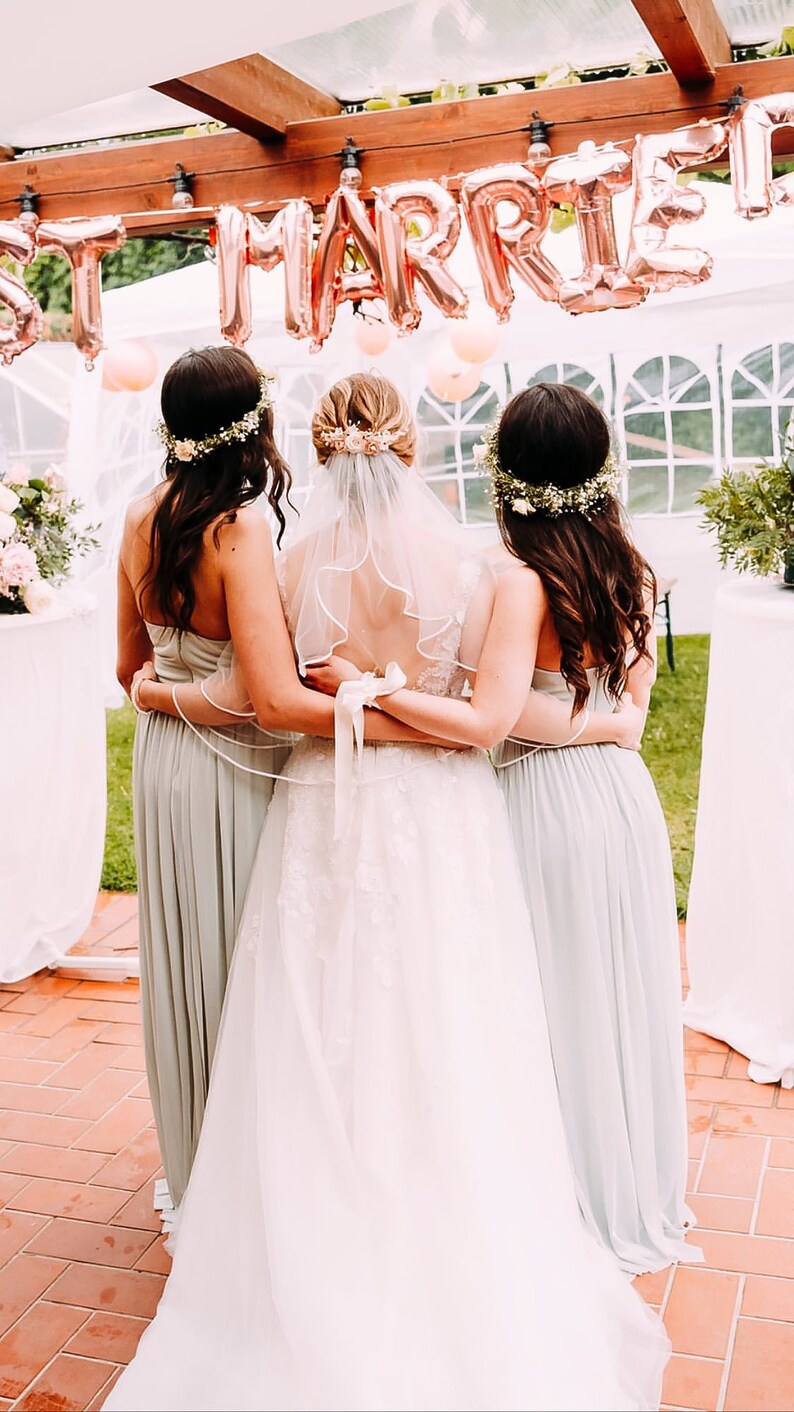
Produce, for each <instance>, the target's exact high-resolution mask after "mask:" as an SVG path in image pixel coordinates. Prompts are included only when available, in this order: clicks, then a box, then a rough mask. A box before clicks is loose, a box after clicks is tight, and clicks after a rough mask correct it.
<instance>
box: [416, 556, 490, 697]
mask: <svg viewBox="0 0 794 1412" xmlns="http://www.w3.org/2000/svg"><path fill="white" fill-rule="evenodd" d="M481 575H482V560H480V559H478V558H471V559H464V560H463V561H462V563H461V566H460V574H459V576H458V584H457V591H456V595H455V605H454V612H453V616H452V618H451V620H450V624H449V627H448V628H447V630H446V632H445V633H444V635H443V636H442V637H441V638H440V639H439V643H438V649H437V650H438V652H439V656H438V657H437V658H436V659H434V660H433V661H432V662H429V663H428V665H427V666H426V667H424V668H423V670H422V671H421V672H419V674H418V676H417V677H416V680H415V682H414V686H415V688H416V690H417V691H424V692H426V693H427V694H428V695H429V696H462V695H463V688H464V686H465V684H466V669H465V667H464V666H463V665H462V664H461V660H460V659H461V640H462V637H463V628H464V625H465V622H466V614H467V612H468V609H469V604H470V603H471V600H472V597H473V595H474V591H475V589H476V587H477V585H478V583H479V582H480V578H481Z"/></svg>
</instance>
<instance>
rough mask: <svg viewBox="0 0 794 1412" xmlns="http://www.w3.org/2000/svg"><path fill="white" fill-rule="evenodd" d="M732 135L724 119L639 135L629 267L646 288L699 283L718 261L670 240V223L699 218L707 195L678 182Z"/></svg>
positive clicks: (633, 277)
mask: <svg viewBox="0 0 794 1412" xmlns="http://www.w3.org/2000/svg"><path fill="white" fill-rule="evenodd" d="M726 141H727V130H726V128H725V127H724V125H723V124H722V123H710V122H707V121H706V120H704V121H703V122H699V123H695V124H694V126H692V127H681V128H677V129H676V130H675V132H664V133H655V134H653V136H650V137H643V136H642V135H640V136H638V137H637V138H636V139H635V143H634V179H633V187H632V195H633V209H632V218H631V235H630V237H629V251H628V255H627V257H626V272H627V274H628V275H629V278H630V279H633V280H636V281H637V282H638V283H639V284H643V285H645V286H646V288H647V289H657V290H667V289H674V288H675V287H676V286H677V285H692V284H700V283H701V282H702V281H703V280H705V279H708V278H709V275H710V274H711V270H712V266H713V264H714V261H713V260H712V258H711V256H710V255H709V254H708V252H707V251H705V250H698V249H696V248H689V247H686V246H682V245H668V243H667V238H668V235H669V232H670V228H671V226H673V225H676V224H681V223H682V222H689V221H696V220H698V219H699V218H700V217H701V216H702V215H703V212H704V210H705V209H706V203H705V201H704V199H703V195H702V193H701V192H699V191H694V190H693V189H692V188H691V187H688V186H679V185H678V183H677V181H676V175H677V173H678V172H681V171H686V169H687V168H688V167H698V166H700V165H701V164H702V163H703V162H711V161H713V160H714V158H715V157H717V156H719V154H720V152H722V150H723V148H724V147H725V143H726Z"/></svg>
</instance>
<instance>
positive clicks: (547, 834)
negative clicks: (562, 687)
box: [496, 693, 702, 1274]
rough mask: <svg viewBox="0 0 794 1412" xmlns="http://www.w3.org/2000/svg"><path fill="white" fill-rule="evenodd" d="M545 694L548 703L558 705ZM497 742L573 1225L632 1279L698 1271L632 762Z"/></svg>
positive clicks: (672, 988)
mask: <svg viewBox="0 0 794 1412" xmlns="http://www.w3.org/2000/svg"><path fill="white" fill-rule="evenodd" d="M555 694H557V693H555ZM527 748H528V747H527V746H525V745H521V744H518V743H513V742H509V741H508V742H505V744H504V745H503V746H501V747H500V750H499V752H498V753H497V757H496V763H497V765H499V766H505V765H507V764H508V763H509V762H510V761H513V762H515V763H512V764H510V765H509V768H500V769H499V771H498V777H499V780H500V783H501V786H502V789H503V792H504V796H505V800H506V803H507V807H508V812H509V815H510V821H511V825H512V831H513V836H514V839H515V845H516V850H517V853H518V859H519V865H520V868H521V872H522V875H523V880H524V885H525V890H526V896H527V900H528V903H529V910H530V914H531V917H532V924H533V928H534V934H535V943H536V945H537V953H538V961H539V964H540V973H541V983H542V988H543V996H544V1001H545V1005H546V1013H547V1017H548V1023H549V1032H550V1038H551V1047H552V1055H553V1060H554V1068H555V1073H556V1077H557V1084H558V1088H559V1095H560V1103H561V1107H562V1114H563V1122H564V1125H565V1131H566V1135H567V1139H568V1145H569V1149H570V1154H571V1159H572V1163H573V1168H574V1176H575V1181H576V1187H577V1194H578V1197H579V1201H580V1205H581V1207H582V1211H583V1214H584V1216H585V1219H586V1220H587V1222H588V1225H589V1226H590V1227H591V1229H592V1230H593V1231H594V1232H595V1233H596V1234H597V1235H598V1236H599V1238H600V1239H601V1241H602V1242H603V1243H604V1245H606V1246H607V1247H608V1248H609V1249H611V1250H612V1251H614V1253H615V1255H616V1256H617V1258H618V1260H619V1262H620V1264H621V1266H622V1267H623V1269H624V1270H626V1271H628V1272H630V1273H631V1274H641V1273H644V1272H646V1271H652V1270H660V1269H663V1268H664V1267H665V1266H667V1265H669V1264H670V1263H671V1262H673V1261H675V1260H689V1261H693V1260H694V1261H698V1260H700V1259H702V1255H701V1254H700V1252H699V1251H698V1250H697V1249H695V1248H694V1247H692V1246H688V1245H686V1244H685V1243H684V1237H685V1233H686V1227H687V1225H688V1224H689V1223H691V1222H692V1221H693V1217H692V1214H691V1212H690V1211H689V1210H688V1209H687V1206H686V1204H685V1200H684V1194H685V1190H686V1175H687V1136H686V1102H685V1089H684V1072H683V1028H682V1021H681V976H680V964H679V943H678V927H677V920H676V907H675V891H674V885H673V874H672V865H671V858H670V846H669V840H668V835H667V828H666V824H665V820H664V815H663V813H662V809H661V805H660V803H659V800H658V797H657V795H656V791H655V789H654V785H653V782H652V780H651V777H650V775H649V773H648V770H647V768H646V766H645V764H644V762H643V760H642V759H641V757H640V756H639V755H638V754H635V753H633V752H631V751H627V750H621V749H619V748H618V747H617V746H612V745H603V746H580V747H571V748H568V749H562V750H546V751H539V752H537V753H535V754H532V755H529V756H528V757H527V758H524V759H520V757H521V756H522V755H524V754H525V752H526V750H527Z"/></svg>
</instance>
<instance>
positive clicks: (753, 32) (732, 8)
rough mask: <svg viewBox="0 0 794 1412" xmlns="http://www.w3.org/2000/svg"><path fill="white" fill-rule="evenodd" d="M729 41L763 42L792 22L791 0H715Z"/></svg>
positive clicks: (792, 7)
mask: <svg viewBox="0 0 794 1412" xmlns="http://www.w3.org/2000/svg"><path fill="white" fill-rule="evenodd" d="M715 4H716V7H717V10H718V11H719V14H720V19H721V20H722V23H723V24H724V26H725V28H726V30H727V31H728V35H729V38H730V41H731V43H732V44H765V43H766V42H767V40H769V39H779V38H780V33H781V30H782V29H783V27H784V25H794V3H792V0H715Z"/></svg>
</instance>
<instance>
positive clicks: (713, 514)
mask: <svg viewBox="0 0 794 1412" xmlns="http://www.w3.org/2000/svg"><path fill="white" fill-rule="evenodd" d="M792 465H794V439H792V433H791V429H790V430H789V434H788V435H787V437H786V450H785V454H784V458H783V461H782V462H781V464H780V465H779V466H774V465H770V464H769V463H768V462H764V463H763V464H762V465H759V466H755V467H753V468H752V469H750V470H740V471H726V472H725V473H724V475H722V476H721V477H720V479H719V480H718V481H716V482H715V484H714V485H709V486H707V487H706V488H705V489H704V490H702V491H701V492H700V495H699V496H698V500H699V502H700V504H701V505H702V506H703V510H704V516H703V523H704V526H705V528H706V529H709V530H713V531H714V532H715V534H716V536H717V548H718V550H719V556H720V563H721V564H733V566H734V567H735V568H737V569H738V570H739V572H740V573H751V574H757V575H758V576H759V577H761V578H764V577H767V576H769V575H773V574H782V577H783V583H784V584H785V585H786V586H787V587H794V473H793V472H792V469H791V467H792Z"/></svg>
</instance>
